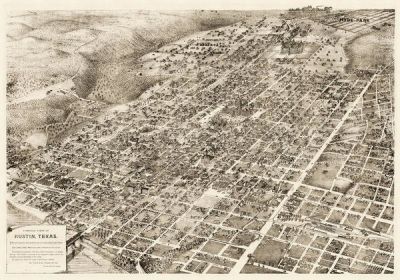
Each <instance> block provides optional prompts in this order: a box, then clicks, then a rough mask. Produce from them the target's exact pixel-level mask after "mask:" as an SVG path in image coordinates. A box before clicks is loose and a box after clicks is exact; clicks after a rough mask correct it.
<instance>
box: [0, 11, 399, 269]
mask: <svg viewBox="0 0 400 280" xmlns="http://www.w3.org/2000/svg"><path fill="white" fill-rule="evenodd" d="M394 19H395V10H394V9H359V10H356V9H337V8H335V7H331V6H300V7H296V6H293V8H291V9H287V10H246V11H244V10H243V11H241V10H180V11H174V10H160V11H156V10H115V11H112V10H110V11H107V10H99V11H88V10H74V11H72V10H48V11H45V10H42V11H40V10H29V11H13V12H10V13H9V14H8V15H7V18H6V24H7V30H6V32H7V35H6V36H7V38H6V56H7V69H6V75H7V78H6V83H7V88H6V94H7V104H6V115H7V163H6V167H7V171H6V172H7V198H6V199H7V227H8V229H7V230H8V231H13V230H14V229H15V228H18V227H21V226H27V225H66V230H67V233H66V244H65V246H66V264H67V265H66V267H67V268H66V270H65V271H64V272H65V273H136V274H142V273H194V274H238V273H242V274H246V273H247V274H248V273H255V274H269V273H292V274H297V273H306V274H342V273H345V274H360V273H368V274H393V273H394V241H393V233H394V228H393V215H394V196H393V193H394V185H393V176H394V144H393V143H394V104H393V95H394V94H393V92H394V90H393V88H394V55H393V50H394V34H395V20H394Z"/></svg>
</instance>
